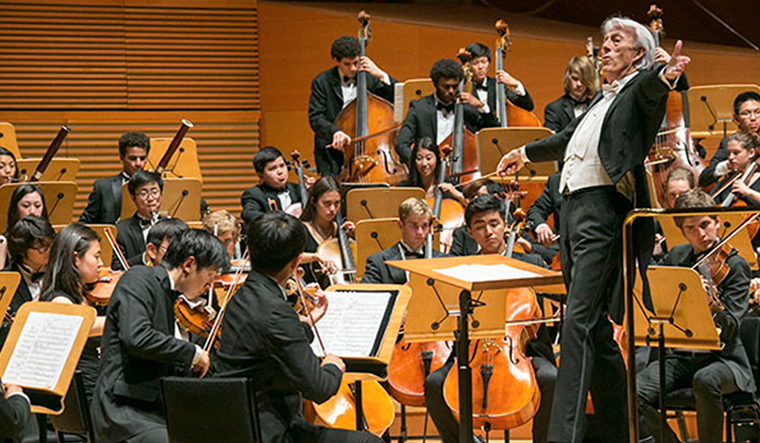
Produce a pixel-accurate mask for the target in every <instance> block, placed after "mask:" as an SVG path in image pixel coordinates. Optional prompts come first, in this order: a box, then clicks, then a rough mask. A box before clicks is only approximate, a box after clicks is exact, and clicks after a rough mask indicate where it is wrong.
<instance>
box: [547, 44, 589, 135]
mask: <svg viewBox="0 0 760 443" xmlns="http://www.w3.org/2000/svg"><path fill="white" fill-rule="evenodd" d="M562 83H563V85H564V87H565V94H564V95H563V96H562V97H560V98H558V99H557V100H554V101H553V102H551V103H549V104H548V105H546V108H544V126H545V127H547V128H549V129H551V130H552V131H554V132H559V131H561V130H563V129H565V126H567V125H569V124H570V122H571V121H573V120H575V119H576V118H577V117H579V116H580V115H582V114H583V113H584V112H586V109H588V105H589V103H591V99H592V98H593V97H594V94H596V90H597V89H598V86H597V81H596V74H595V73H594V65H593V64H592V63H591V61H590V60H589V59H588V57H585V56H580V57H573V58H571V59H570V61H569V62H568V63H567V67H566V68H565V73H564V74H563V76H562Z"/></svg>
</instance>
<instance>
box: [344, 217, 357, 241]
mask: <svg viewBox="0 0 760 443" xmlns="http://www.w3.org/2000/svg"><path fill="white" fill-rule="evenodd" d="M341 228H342V229H343V230H344V231H346V235H347V236H349V237H350V238H356V225H355V224H354V222H350V221H346V222H343V225H342V226H341Z"/></svg>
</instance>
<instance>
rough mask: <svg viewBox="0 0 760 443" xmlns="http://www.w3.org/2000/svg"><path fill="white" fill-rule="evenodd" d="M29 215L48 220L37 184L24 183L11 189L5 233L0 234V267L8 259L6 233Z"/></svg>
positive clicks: (45, 207) (42, 197) (43, 197)
mask: <svg viewBox="0 0 760 443" xmlns="http://www.w3.org/2000/svg"><path fill="white" fill-rule="evenodd" d="M29 215H34V216H36V217H40V218H42V219H43V220H45V221H48V213H47V205H45V196H44V195H43V194H42V191H41V190H40V188H39V187H37V185H33V184H29V183H25V184H23V185H21V186H19V187H18V188H16V189H15V190H14V191H13V194H12V195H11V202H10V204H9V205H8V217H7V218H6V225H5V232H6V234H4V235H0V267H4V266H5V265H6V261H7V260H8V253H7V247H8V243H7V239H6V236H7V233H8V232H9V231H10V230H11V229H12V228H13V226H15V224H16V223H18V221H19V220H21V219H23V218H25V217H27V216H29Z"/></svg>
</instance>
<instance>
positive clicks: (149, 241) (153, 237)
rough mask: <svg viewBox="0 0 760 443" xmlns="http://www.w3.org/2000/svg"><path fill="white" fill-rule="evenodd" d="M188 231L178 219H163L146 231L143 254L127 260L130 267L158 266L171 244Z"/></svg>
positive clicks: (185, 225) (184, 224)
mask: <svg viewBox="0 0 760 443" xmlns="http://www.w3.org/2000/svg"><path fill="white" fill-rule="evenodd" d="M187 229H188V227H187V224H186V223H185V222H183V221H182V220H180V219H178V218H164V219H161V220H159V221H158V223H156V224H155V225H153V227H152V228H150V230H149V231H148V237H147V238H146V239H145V252H143V253H142V254H138V255H135V256H134V257H130V258H129V259H127V264H128V265H129V267H130V268H131V267H132V266H139V265H143V266H151V267H152V266H158V265H160V264H161V262H162V261H163V260H164V255H165V254H166V250H167V249H169V245H170V244H171V242H172V241H173V240H174V239H175V238H177V237H179V235H180V234H182V232H184V231H186V230H187Z"/></svg>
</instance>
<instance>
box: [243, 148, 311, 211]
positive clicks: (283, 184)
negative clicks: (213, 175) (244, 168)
mask: <svg viewBox="0 0 760 443" xmlns="http://www.w3.org/2000/svg"><path fill="white" fill-rule="evenodd" d="M253 169H255V170H256V175H257V176H258V177H259V184H258V185H255V186H251V187H250V188H248V189H246V190H245V192H243V196H242V197H241V199H240V200H241V203H242V205H243V212H241V213H240V215H241V217H242V218H243V221H245V224H246V226H248V225H249V224H250V223H251V221H252V220H253V219H254V218H255V217H256V216H257V215H259V214H261V213H264V212H268V211H272V210H277V211H284V210H286V209H288V208H289V207H290V206H291V205H293V204H295V203H301V204H302V205H305V204H306V202H302V201H301V193H300V192H299V189H298V185H296V184H294V183H289V182H288V164H287V162H285V157H284V156H283V155H282V152H280V150H279V149H277V148H275V147H273V146H267V147H265V148H262V149H260V150H259V152H257V153H256V154H255V155H254V156H253ZM307 184H309V183H307Z"/></svg>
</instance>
